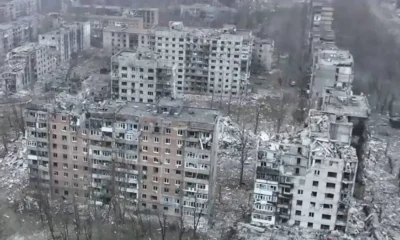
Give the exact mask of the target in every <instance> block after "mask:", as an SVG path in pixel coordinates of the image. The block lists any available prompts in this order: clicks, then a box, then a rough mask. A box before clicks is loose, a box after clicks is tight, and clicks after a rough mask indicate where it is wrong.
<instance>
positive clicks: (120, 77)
mask: <svg viewBox="0 0 400 240" xmlns="http://www.w3.org/2000/svg"><path fill="white" fill-rule="evenodd" d="M175 77H176V73H175V71H174V68H173V66H171V64H170V63H169V62H168V61H165V60H163V59H161V58H160V56H159V54H156V53H154V52H144V51H137V52H134V51H124V50H122V51H120V52H118V53H117V54H115V55H114V56H113V57H112V58H111V81H112V84H111V85H112V89H111V91H112V93H111V95H112V97H113V98H114V99H118V100H123V101H135V102H145V103H155V102H157V100H158V99H160V98H162V97H167V96H172V95H174V79H175Z"/></svg>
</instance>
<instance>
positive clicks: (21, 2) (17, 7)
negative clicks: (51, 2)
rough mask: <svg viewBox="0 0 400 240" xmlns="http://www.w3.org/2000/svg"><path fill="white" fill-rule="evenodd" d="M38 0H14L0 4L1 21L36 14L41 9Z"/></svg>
mask: <svg viewBox="0 0 400 240" xmlns="http://www.w3.org/2000/svg"><path fill="white" fill-rule="evenodd" d="M39 6H40V4H39V1H37V0H12V1H4V2H2V3H1V4H0V22H9V21H14V20H17V19H18V18H19V17H23V16H29V15H35V14H37V13H38V11H39Z"/></svg>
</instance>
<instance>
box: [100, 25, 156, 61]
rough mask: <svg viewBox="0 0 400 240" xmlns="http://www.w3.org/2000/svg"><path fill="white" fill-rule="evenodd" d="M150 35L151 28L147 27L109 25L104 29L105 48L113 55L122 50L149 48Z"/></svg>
mask: <svg viewBox="0 0 400 240" xmlns="http://www.w3.org/2000/svg"><path fill="white" fill-rule="evenodd" d="M149 37H150V34H149V30H146V29H142V28H136V27H130V26H107V27H105V28H104V29H103V49H104V51H106V52H107V53H110V54H111V55H114V54H116V53H118V52H119V51H121V50H137V49H149V48H150V43H149ZM151 45H154V44H151Z"/></svg>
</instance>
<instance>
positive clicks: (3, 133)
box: [0, 124, 10, 154]
mask: <svg viewBox="0 0 400 240" xmlns="http://www.w3.org/2000/svg"><path fill="white" fill-rule="evenodd" d="M0 138H1V142H2V144H3V148H4V152H5V154H7V152H8V145H9V144H10V128H9V126H7V125H5V124H1V126H0Z"/></svg>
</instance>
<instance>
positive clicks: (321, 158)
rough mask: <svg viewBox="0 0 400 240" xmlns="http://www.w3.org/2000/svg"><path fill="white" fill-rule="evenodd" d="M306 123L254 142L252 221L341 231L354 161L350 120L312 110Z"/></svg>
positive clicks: (345, 216)
mask: <svg viewBox="0 0 400 240" xmlns="http://www.w3.org/2000/svg"><path fill="white" fill-rule="evenodd" d="M307 125H308V127H306V128H305V129H304V130H303V131H301V132H300V133H299V134H298V135H297V136H293V137H292V138H287V139H281V140H279V141H271V142H267V143H265V142H260V143H259V146H258V151H257V152H258V158H257V159H258V161H257V169H256V172H257V174H256V185H255V189H254V205H253V214H252V222H253V223H258V224H290V225H292V224H294V225H298V226H300V227H309V228H313V229H325V230H345V227H346V223H347V214H348V212H347V211H348V208H349V206H348V204H346V203H348V198H349V197H351V196H352V194H353V191H354V183H355V175H356V169H357V162H358V161H357V155H356V151H355V150H354V149H353V148H352V147H351V146H350V143H351V134H352V123H351V122H349V121H348V119H347V118H345V117H341V116H337V115H335V114H326V113H321V112H318V111H315V110H311V111H310V115H309V119H308V123H307Z"/></svg>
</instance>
